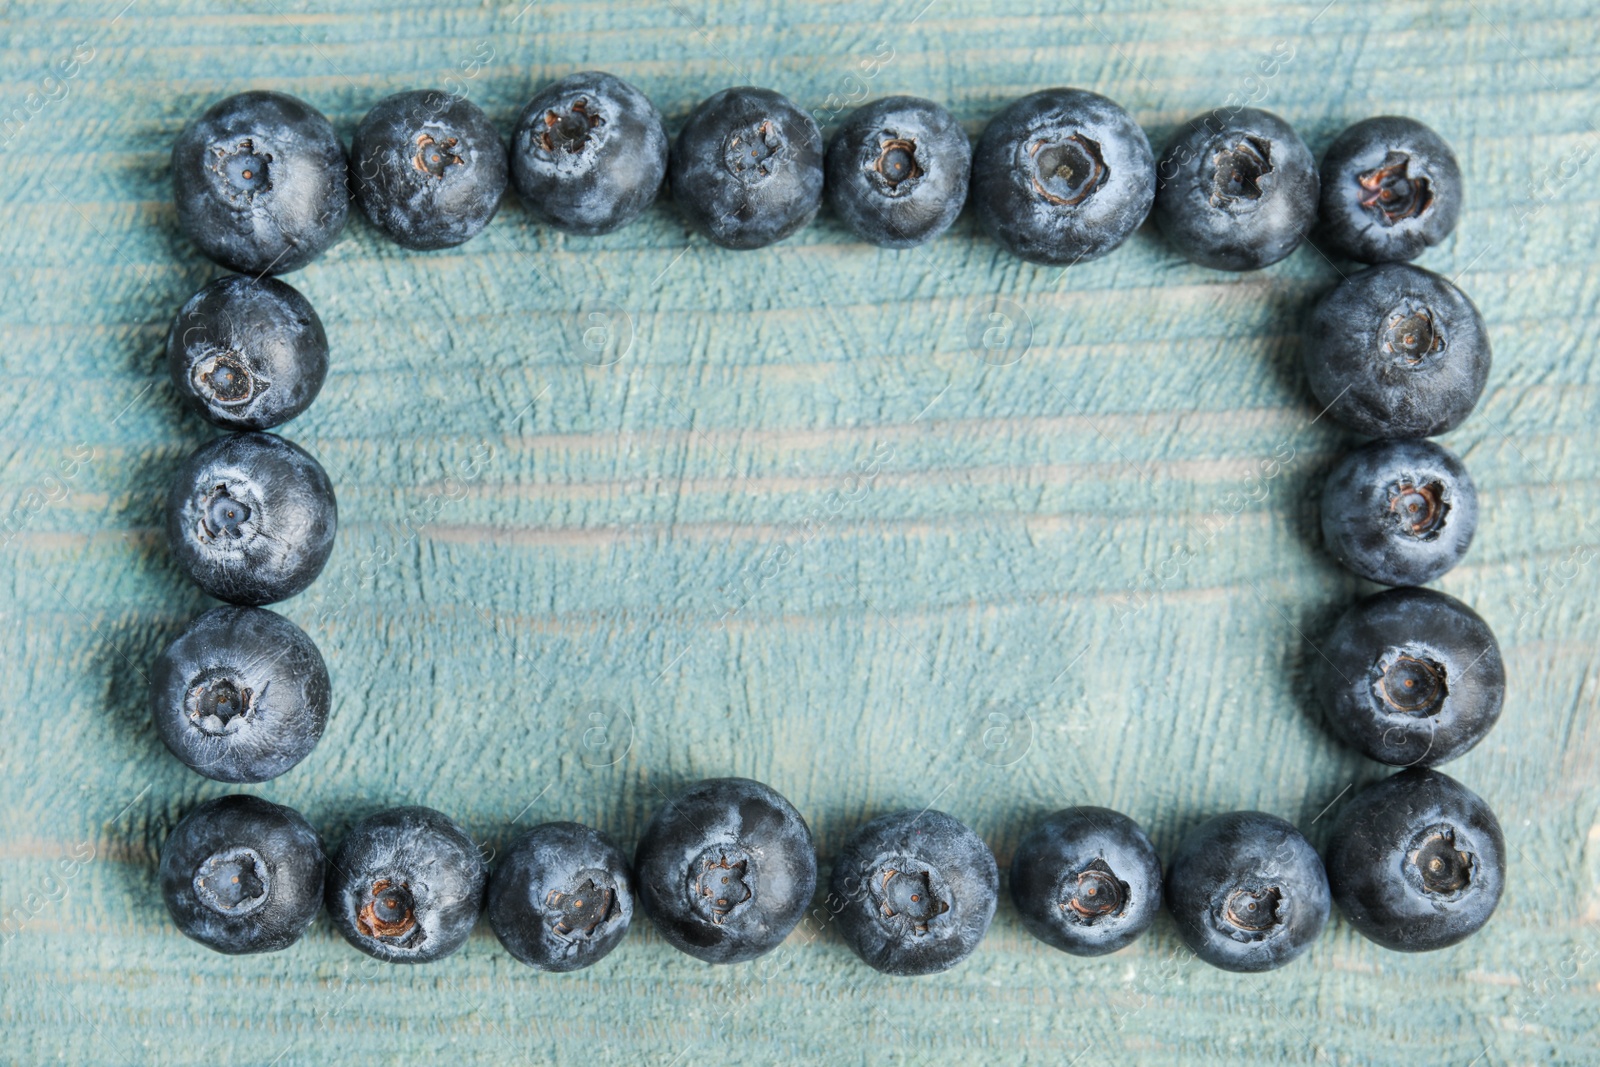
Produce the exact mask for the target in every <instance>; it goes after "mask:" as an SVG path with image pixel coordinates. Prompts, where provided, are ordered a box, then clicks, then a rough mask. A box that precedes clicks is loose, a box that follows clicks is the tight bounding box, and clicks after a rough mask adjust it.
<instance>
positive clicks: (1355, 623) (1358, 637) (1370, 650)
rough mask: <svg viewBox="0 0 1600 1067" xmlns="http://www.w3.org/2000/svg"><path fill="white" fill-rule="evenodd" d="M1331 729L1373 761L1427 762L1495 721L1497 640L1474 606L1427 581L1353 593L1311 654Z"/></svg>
mask: <svg viewBox="0 0 1600 1067" xmlns="http://www.w3.org/2000/svg"><path fill="white" fill-rule="evenodd" d="M1311 669H1312V684H1313V686H1314V687H1315V688H1316V691H1317V697H1318V699H1319V700H1320V701H1321V702H1322V708H1323V711H1325V712H1326V713H1327V717H1328V723H1329V725H1331V726H1332V727H1333V730H1334V732H1335V733H1337V734H1338V735H1339V736H1340V737H1342V738H1343V739H1344V740H1345V741H1346V742H1348V743H1349V744H1351V745H1354V746H1355V747H1356V748H1358V749H1360V750H1361V751H1362V752H1364V753H1366V754H1367V756H1369V757H1370V758H1372V759H1375V760H1378V761H1379V762H1380V763H1390V764H1394V765H1396V766H1404V767H1409V766H1412V765H1420V766H1423V767H1433V766H1437V765H1438V764H1441V763H1445V762H1447V761H1449V760H1453V759H1455V758H1456V757H1457V756H1460V755H1463V754H1464V753H1466V752H1467V750H1468V749H1470V748H1472V746H1473V745H1476V744H1477V743H1478V742H1479V741H1481V740H1483V737H1484V735H1485V734H1487V733H1488V732H1489V730H1490V729H1491V728H1493V726H1494V724H1495V721H1496V720H1497V719H1499V718H1500V707H1501V705H1502V704H1503V703H1504V701H1505V692H1506V672H1505V666H1504V664H1503V663H1502V662H1501V659H1500V645H1499V642H1497V641H1496V640H1495V638H1494V633H1493V632H1492V631H1491V630H1490V629H1489V627H1488V624H1486V623H1485V622H1484V621H1483V620H1482V619H1481V618H1479V617H1478V614H1477V612H1475V611H1473V610H1472V609H1471V608H1469V607H1467V606H1466V605H1465V604H1463V603H1462V602H1461V601H1459V600H1457V599H1456V598H1455V597H1452V596H1446V595H1445V594H1444V593H1440V592H1436V591H1435V590H1432V589H1421V588H1414V587H1404V588H1400V589H1386V590H1384V591H1383V592H1381V593H1377V594H1375V595H1373V596H1369V597H1367V598H1366V599H1365V600H1362V601H1359V602H1358V603H1356V604H1355V606H1354V607H1352V608H1350V610H1349V611H1347V612H1345V613H1344V615H1343V617H1341V618H1340V619H1339V622H1338V623H1337V624H1336V625H1335V626H1334V628H1333V633H1331V634H1329V635H1328V637H1327V639H1326V640H1324V641H1323V642H1322V646H1321V649H1320V654H1319V655H1317V656H1315V657H1314V658H1313V660H1312V666H1311Z"/></svg>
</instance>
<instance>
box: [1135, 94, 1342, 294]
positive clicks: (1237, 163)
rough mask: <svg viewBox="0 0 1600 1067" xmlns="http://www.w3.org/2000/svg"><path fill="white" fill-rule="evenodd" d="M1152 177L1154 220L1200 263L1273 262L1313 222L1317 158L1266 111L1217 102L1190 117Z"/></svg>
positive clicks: (1224, 266) (1239, 265)
mask: <svg viewBox="0 0 1600 1067" xmlns="http://www.w3.org/2000/svg"><path fill="white" fill-rule="evenodd" d="M1156 175H1157V183H1156V204H1155V220H1156V223H1157V224H1158V225H1159V226H1160V227H1161V232H1162V233H1163V234H1164V235H1165V236H1166V238H1167V241H1168V242H1169V243H1171V245H1172V247H1173V248H1175V249H1177V250H1178V251H1179V252H1180V253H1182V255H1183V256H1184V257H1185V258H1187V259H1189V260H1191V261H1193V262H1195V263H1198V264H1200V265H1201V266H1202V267H1214V268H1215V269H1217V270H1256V269H1258V268H1260V267H1265V266H1267V265H1268V264H1270V263H1276V262H1278V260H1280V259H1282V258H1284V257H1285V256H1287V255H1288V254H1289V253H1290V252H1293V251H1294V250H1295V249H1296V248H1297V247H1299V244H1300V242H1301V241H1302V240H1304V239H1305V236H1306V232H1307V231H1308V230H1309V229H1310V228H1311V226H1312V224H1313V223H1314V222H1316V220H1317V162H1316V160H1315V159H1313V158H1312V156H1311V150H1310V149H1309V148H1307V147H1306V145H1305V142H1304V141H1302V140H1300V136H1299V134H1297V133H1295V132H1294V128H1293V127H1292V126H1290V125H1289V124H1288V123H1287V122H1285V121H1283V120H1282V119H1280V118H1279V117H1278V116H1276V115H1274V114H1272V113H1271V112H1268V111H1258V110H1256V109H1255V108H1251V107H1245V108H1219V109H1218V110H1216V111H1211V112H1208V113H1207V114H1204V115H1200V116H1199V117H1197V118H1194V119H1191V120H1190V121H1189V122H1188V123H1187V124H1185V125H1184V126H1183V127H1182V128H1180V129H1179V130H1178V132H1177V134H1175V135H1174V136H1173V138H1172V143H1171V144H1169V145H1168V146H1167V151H1166V154H1165V155H1163V156H1162V157H1161V162H1160V164H1159V165H1157V167H1156Z"/></svg>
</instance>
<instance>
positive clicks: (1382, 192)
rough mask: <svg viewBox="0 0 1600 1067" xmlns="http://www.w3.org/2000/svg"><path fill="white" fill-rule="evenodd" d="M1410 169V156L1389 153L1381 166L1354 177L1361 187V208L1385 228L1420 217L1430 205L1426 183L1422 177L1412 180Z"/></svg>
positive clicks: (1429, 191)
mask: <svg viewBox="0 0 1600 1067" xmlns="http://www.w3.org/2000/svg"><path fill="white" fill-rule="evenodd" d="M1410 169H1411V157H1410V156H1408V155H1406V154H1405V153H1404V152H1390V153H1389V154H1388V155H1386V156H1384V157H1383V162H1382V163H1380V164H1378V165H1377V166H1376V167H1374V168H1373V169H1372V170H1369V171H1364V172H1363V173H1361V174H1358V175H1357V176H1356V181H1357V183H1359V184H1360V186H1361V198H1360V203H1361V206H1362V207H1363V208H1365V209H1366V210H1367V213H1368V214H1370V215H1371V216H1372V217H1373V218H1375V219H1377V220H1378V221H1379V222H1381V223H1383V224H1384V225H1385V226H1393V225H1394V224H1395V223H1397V222H1399V221H1400V220H1401V219H1410V218H1417V217H1420V216H1421V215H1422V214H1423V213H1424V212H1426V211H1427V210H1428V208H1429V206H1431V205H1432V203H1433V191H1432V188H1431V186H1430V183H1429V181H1428V179H1427V178H1425V177H1423V176H1421V175H1418V176H1416V177H1412V176H1411V175H1410V174H1409V173H1408V172H1409V170H1410Z"/></svg>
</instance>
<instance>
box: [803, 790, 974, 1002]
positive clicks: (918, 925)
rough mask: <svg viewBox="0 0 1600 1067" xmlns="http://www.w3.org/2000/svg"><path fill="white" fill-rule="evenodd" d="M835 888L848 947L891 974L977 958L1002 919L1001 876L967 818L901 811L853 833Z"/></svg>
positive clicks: (836, 868)
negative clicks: (997, 915)
mask: <svg viewBox="0 0 1600 1067" xmlns="http://www.w3.org/2000/svg"><path fill="white" fill-rule="evenodd" d="M828 888H829V901H828V904H829V907H830V908H837V909H839V910H838V912H837V914H838V922H839V932H840V934H841V935H842V936H843V937H844V940H845V943H846V944H848V945H849V946H850V947H851V948H853V949H855V952H856V955H858V956H860V957H861V958H862V959H863V960H865V961H866V962H867V963H868V964H870V965H871V966H872V967H874V968H876V969H877V970H879V971H882V972H883V973H884V974H890V975H895V976H897V977H908V976H912V975H919V974H936V973H937V972H939V971H947V970H949V969H950V968H951V967H954V966H955V965H956V964H958V963H960V962H961V961H962V960H964V959H966V958H967V957H968V956H970V955H972V952H973V950H974V949H976V948H977V947H978V943H979V942H980V941H982V940H983V935H984V934H986V933H988V931H989V920H991V919H993V918H994V908H995V902H996V898H997V897H998V896H999V892H1000V872H999V870H998V869H997V868H996V867H995V862H994V854H993V853H992V852H990V851H989V846H988V845H985V844H984V843H983V839H982V838H980V837H979V836H978V835H977V834H975V833H973V832H972V831H971V830H969V829H968V828H967V827H966V826H965V825H963V824H962V823H961V822H960V821H959V820H957V819H954V818H952V817H951V816H949V815H946V814H945V813H944V812H942V811H928V810H923V811H909V810H908V811H897V812H893V813H891V814H889V815H880V816H879V817H878V818H876V819H873V820H872V821H871V822H869V823H867V824H865V825H864V826H862V827H860V828H859V829H857V830H856V832H855V833H854V834H852V835H851V836H850V839H849V840H848V841H846V842H845V846H844V851H843V852H841V853H840V854H839V859H838V862H836V863H835V864H834V865H833V877H832V878H831V879H830V881H829V887H828Z"/></svg>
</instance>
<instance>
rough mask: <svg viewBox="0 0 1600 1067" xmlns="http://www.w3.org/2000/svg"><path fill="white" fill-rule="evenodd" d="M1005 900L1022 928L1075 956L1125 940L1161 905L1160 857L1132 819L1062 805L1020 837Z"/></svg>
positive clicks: (1100, 952)
mask: <svg viewBox="0 0 1600 1067" xmlns="http://www.w3.org/2000/svg"><path fill="white" fill-rule="evenodd" d="M1011 899H1012V901H1013V902H1014V903H1015V904H1016V906H1017V911H1018V913H1019V914H1020V915H1021V916H1022V924H1023V925H1024V926H1026V927H1027V928H1028V932H1029V933H1031V934H1033V936H1034V937H1037V938H1038V939H1039V940H1040V941H1043V942H1044V943H1045V944H1047V945H1051V946H1054V947H1055V948H1058V949H1061V950H1062V951H1063V952H1070V953H1072V954H1073V955H1075V956H1101V955H1104V954H1105V953H1107V952H1115V951H1117V949H1119V948H1122V947H1124V946H1125V945H1128V944H1131V943H1132V942H1133V941H1134V940H1135V939H1136V938H1137V937H1138V936H1139V935H1140V934H1142V933H1144V932H1145V930H1146V929H1148V928H1149V926H1150V924H1151V923H1152V922H1153V921H1155V917H1156V912H1158V911H1160V910H1161V859H1160V857H1159V856H1157V855H1156V850H1155V847H1154V846H1153V845H1151V844H1150V839H1149V838H1148V837H1146V836H1145V833H1144V831H1143V830H1142V829H1140V828H1139V824H1138V823H1136V822H1134V821H1133V820H1132V819H1130V818H1128V817H1127V816H1126V815H1123V814H1120V813H1119V812H1115V811H1111V810H1109V809H1106V808H1088V807H1085V808H1067V809H1065V810H1063V811H1058V812H1056V813H1055V814H1054V815H1051V816H1049V817H1048V818H1046V819H1044V820H1043V821H1042V822H1040V823H1039V824H1038V825H1037V826H1035V827H1034V828H1033V830H1032V831H1030V832H1029V834H1028V836H1027V837H1025V838H1023V839H1022V843H1021V844H1020V845H1019V846H1017V853H1016V855H1015V856H1014V857H1013V858H1012V861H1011Z"/></svg>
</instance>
